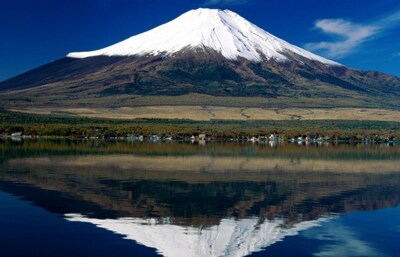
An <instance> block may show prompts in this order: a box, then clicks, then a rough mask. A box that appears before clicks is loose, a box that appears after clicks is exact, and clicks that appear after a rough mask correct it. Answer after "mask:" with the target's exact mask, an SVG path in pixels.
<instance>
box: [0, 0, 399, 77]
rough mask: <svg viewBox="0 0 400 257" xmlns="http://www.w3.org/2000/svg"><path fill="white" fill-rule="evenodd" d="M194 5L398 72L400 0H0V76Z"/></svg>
mask: <svg viewBox="0 0 400 257" xmlns="http://www.w3.org/2000/svg"><path fill="white" fill-rule="evenodd" d="M199 7H209V8H219V9H230V10H232V11H234V12H237V13H238V14H239V15H241V16H243V17H244V18H246V19H248V20H249V21H251V22H253V23H254V24H256V25H258V26H259V27H261V28H263V29H265V30H267V31H269V32H270V33H272V34H274V35H276V36H278V37H280V38H282V39H284V40H286V41H288V42H290V43H292V44H295V45H298V46H300V47H304V48H306V49H308V50H311V51H313V52H315V53H317V54H320V55H322V56H324V57H327V58H330V59H333V60H335V61H338V62H340V63H342V64H344V65H347V66H350V67H354V68H358V69H363V70H378V71H382V72H386V73H389V74H393V75H397V76H400V2H399V1H398V0H379V1H375V0H335V1H329V0H84V1H83V0H57V1H55V0H35V1H33V0H0V81H1V80H4V79H7V78H9V77H12V76H14V75H17V74H19V73H22V72H24V71H27V70H29V69H32V68H35V67H37V66H39V65H42V64H45V63H48V62H50V61H53V60H56V59H59V58H62V57H63V56H65V55H66V54H67V53H69V52H76V51H85V50H95V49H99V48H103V47H105V46H108V45H111V44H113V43H116V42H119V41H121V40H123V39H126V38H128V37H130V36H133V35H136V34H138V33H141V32H144V31H146V30H149V29H152V28H154V27H156V26H158V25H160V24H163V23H165V22H167V21H170V20H172V19H174V18H176V17H177V16H179V15H180V14H182V13H184V12H186V11H188V10H190V9H195V8H199Z"/></svg>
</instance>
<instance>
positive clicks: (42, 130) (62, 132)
mask: <svg viewBox="0 0 400 257" xmlns="http://www.w3.org/2000/svg"><path fill="white" fill-rule="evenodd" d="M13 132H23V134H25V135H40V136H55V137H116V136H118V137H121V136H126V135H127V134H143V135H149V134H159V135H167V134H169V135H181V136H183V135H192V134H193V133H201V132H207V133H209V134H211V135H213V136H214V137H225V138H227V137H237V136H239V135H248V136H253V135H264V134H269V133H275V132H276V133H279V134H281V135H282V136H285V137H294V136H298V135H306V134H308V133H319V134H320V135H324V136H329V137H335V138H339V139H350V138H353V139H359V138H365V137H369V138H374V137H375V136H376V135H380V136H384V137H396V138H399V137H400V123H399V122H385V121H344V120H334V121H333V120H316V121H312V120H305V121H298V120H283V121H268V120H265V121H256V120H254V121H252V120H250V121H230V120H212V121H193V120H177V119H174V120H170V119H135V120H112V119H95V118H83V117H66V116H53V115H36V114H26V113H18V112H10V111H0V134H3V135H9V134H11V133H13Z"/></svg>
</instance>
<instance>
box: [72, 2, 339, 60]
mask: <svg viewBox="0 0 400 257" xmlns="http://www.w3.org/2000/svg"><path fill="white" fill-rule="evenodd" d="M191 49H204V50H207V49H211V50H215V51H216V52H218V53H221V54H222V55H223V56H224V57H225V58H227V59H231V60H235V59H237V58H238V57H242V58H245V59H247V60H251V61H256V62H259V61H263V60H268V59H270V58H273V59H275V60H277V61H286V60H288V55H290V54H291V53H295V54H297V55H300V56H302V57H304V58H306V59H309V60H314V61H318V62H321V63H324V64H327V65H340V64H338V63H336V62H333V61H330V60H328V59H325V58H323V57H320V56H318V55H315V54H313V53H310V52H308V51H306V50H304V49H301V48H299V47H297V46H294V45H292V44H289V43H288V42H286V41H284V40H281V39H279V38H277V37H275V36H273V35H272V34H270V33H268V32H266V31H264V30H262V29H261V28H259V27H257V26H255V25H254V24H252V23H250V22H248V21H247V20H245V19H244V18H242V17H240V16H239V15H237V14H236V13H234V12H231V11H229V10H224V11H222V10H216V9H196V10H191V11H189V12H187V13H184V14H183V15H181V16H179V17H178V18H176V19H175V20H173V21H171V22H168V23H166V24H164V25H161V26H159V27H157V28H155V29H153V30H150V31H147V32H145V33H142V34H139V35H137V36H133V37H131V38H129V39H127V40H124V41H122V42H120V43H117V44H115V45H112V46H109V47H106V48H103V49H100V50H97V51H91V52H78V53H70V54H68V55H67V56H68V57H73V58H86V57H91V56H99V55H106V56H132V55H139V56H144V55H164V56H168V55H172V54H174V53H176V52H180V51H182V50H191Z"/></svg>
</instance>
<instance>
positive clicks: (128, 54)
mask: <svg viewBox="0 0 400 257" xmlns="http://www.w3.org/2000/svg"><path fill="white" fill-rule="evenodd" d="M191 93H199V94H205V95H211V96H222V97H249V98H250V99H249V101H251V98H252V97H262V98H266V99H276V98H279V97H284V98H291V99H296V98H311V99H324V98H330V99H331V98H334V99H358V100H359V99H363V101H364V100H365V101H366V102H370V101H374V99H378V98H379V99H385V98H390V99H392V100H393V99H396V98H398V97H400V78H397V77H395V76H390V75H387V74H384V73H381V72H375V71H360V70H355V69H351V68H348V67H346V66H343V65H341V64H339V63H336V62H333V61H330V60H327V59H325V58H323V57H320V56H317V55H315V54H312V53H310V52H308V51H306V50H304V49H301V48H299V47H296V46H294V45H291V44H290V43H288V42H286V41H284V40H281V39H279V38H277V37H275V36H273V35H271V34H270V33H268V32H266V31H264V30H262V29H260V28H259V27H257V26H255V25H253V24H252V23H250V22H248V21H246V20H245V19H244V18H242V17H240V16H239V15H237V14H235V13H233V12H231V11H227V10H226V11H222V10H211V9H197V10H192V11H189V12H187V13H185V14H183V15H182V16H180V17H178V18H177V19H175V20H173V21H171V22H169V23H166V24H164V25H161V26H159V27H157V28H155V29H153V30H150V31H148V32H145V33H142V34H139V35H137V36H134V37H131V38H129V39H127V40H124V41H122V42H120V43H117V44H115V45H112V46H109V47H106V48H104V49H100V50H96V51H92V52H80V53H70V54H68V55H67V57H65V58H62V59H60V60H57V61H55V62H52V63H49V64H46V65H44V66H41V67H39V68H36V69H34V70H31V71H29V72H27V73H24V74H21V75H19V76H17V77H14V78H11V79H9V80H7V81H4V82H2V83H0V99H3V100H4V103H7V104H12V103H13V102H18V101H19V99H20V98H26V101H27V102H29V103H33V104H34V103H35V102H40V103H46V97H47V96H58V97H57V101H59V102H62V101H63V100H68V99H69V100H71V99H79V98H90V97H96V98H99V97H100V98H101V97H110V96H116V95H125V94H127V95H142V96H182V95H188V94H191ZM10 99H11V100H10ZM380 101H382V100H380ZM383 102H384V101H383Z"/></svg>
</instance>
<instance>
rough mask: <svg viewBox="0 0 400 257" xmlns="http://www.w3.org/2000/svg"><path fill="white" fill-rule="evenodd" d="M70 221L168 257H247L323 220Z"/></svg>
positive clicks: (68, 216)
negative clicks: (203, 222) (205, 224)
mask: <svg viewBox="0 0 400 257" xmlns="http://www.w3.org/2000/svg"><path fill="white" fill-rule="evenodd" d="M65 217H66V219H67V220H68V221H75V222H87V223H91V224H94V225H96V226H97V227H100V228H103V229H107V230H110V231H113V232H114V233H117V234H120V235H124V236H125V239H128V240H134V241H136V242H137V243H139V244H142V245H145V246H147V247H151V248H155V249H157V251H158V253H160V254H162V255H163V256H166V257H217V256H237V257H240V256H246V255H249V254H250V253H252V252H257V251H260V250H262V249H263V248H265V247H267V246H270V245H272V244H274V243H276V242H278V241H281V240H282V239H283V238H284V237H286V236H294V235H297V234H298V233H299V232H300V231H302V230H306V229H308V228H311V227H314V226H318V225H319V224H320V223H321V222H322V221H323V220H326V219H327V218H321V219H319V220H316V221H303V222H300V223H297V224H295V225H293V226H292V227H290V228H287V227H285V226H284V221H283V220H282V219H276V220H273V221H268V220H265V221H264V222H263V223H260V222H259V219H258V218H247V219H241V220H235V219H222V220H221V221H220V223H219V225H214V226H210V227H206V228H196V227H181V226H177V225H173V224H170V222H169V220H168V219H164V220H163V221H162V222H160V221H159V220H156V219H141V218H120V219H91V218H86V217H84V216H82V215H80V214H66V215H65Z"/></svg>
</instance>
